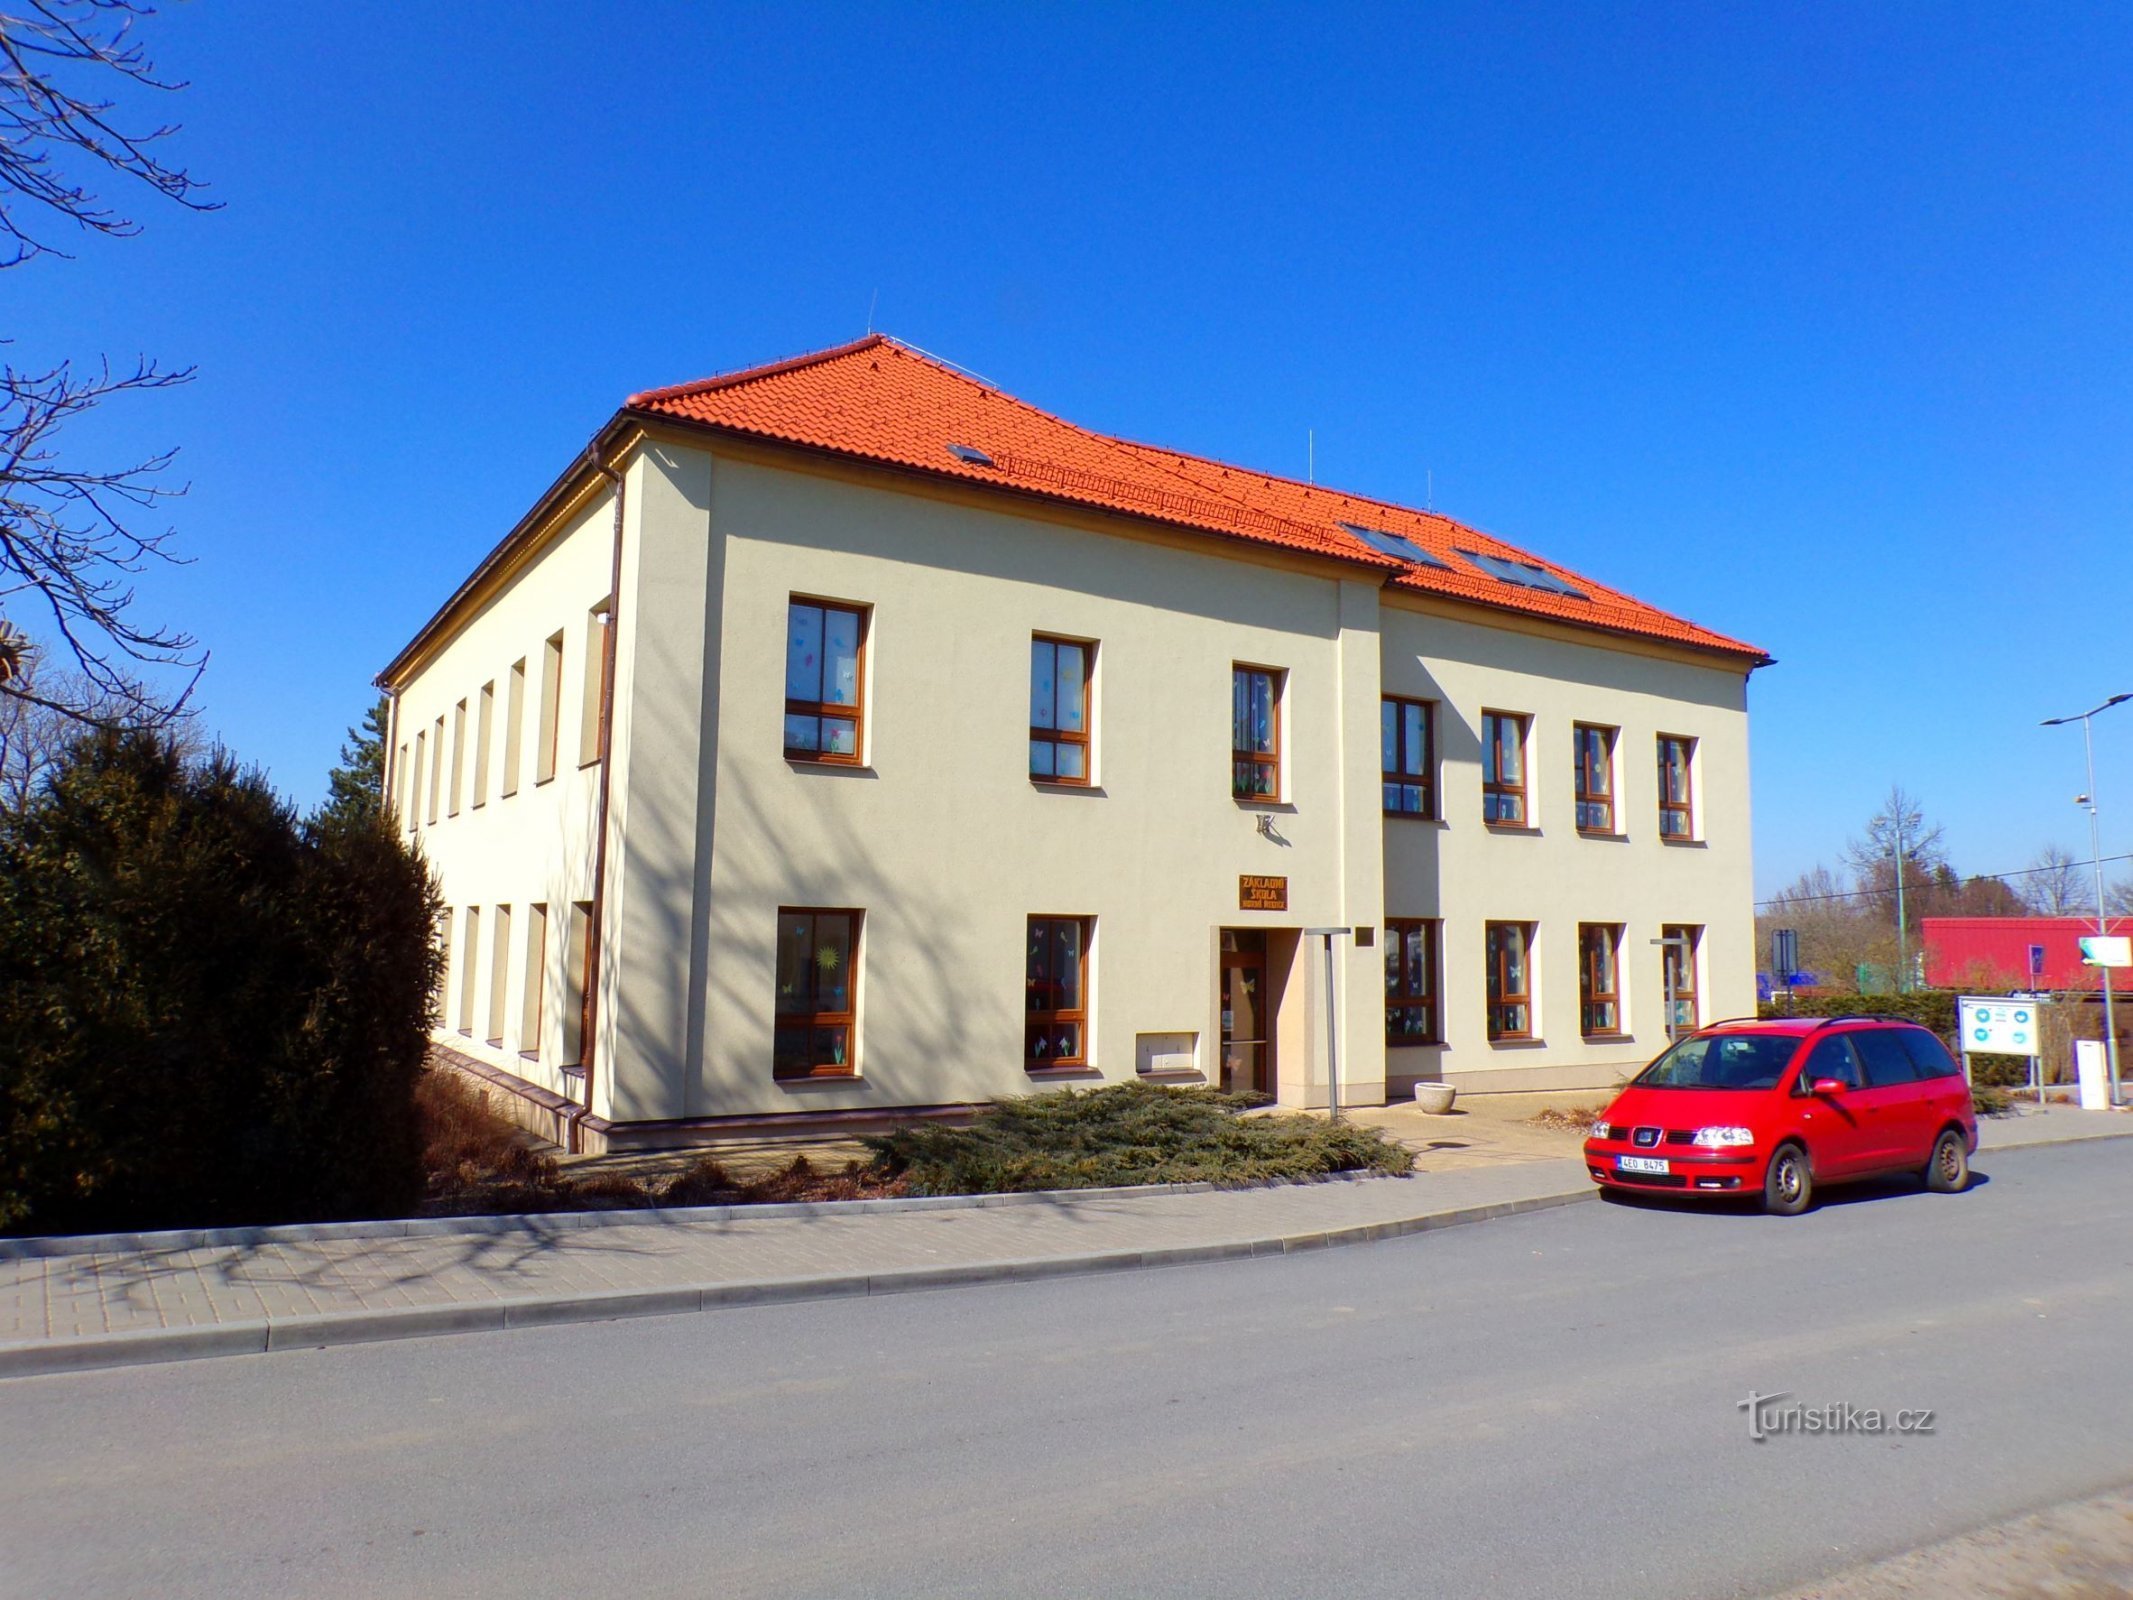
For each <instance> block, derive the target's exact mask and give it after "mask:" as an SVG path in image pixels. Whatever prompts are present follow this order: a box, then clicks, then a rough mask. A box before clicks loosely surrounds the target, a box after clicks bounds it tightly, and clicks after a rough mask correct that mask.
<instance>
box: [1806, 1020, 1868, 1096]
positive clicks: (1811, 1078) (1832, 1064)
mask: <svg viewBox="0 0 2133 1600" xmlns="http://www.w3.org/2000/svg"><path fill="white" fill-rule="evenodd" d="M1820 1078H1835V1079H1836V1080H1837V1081H1838V1082H1839V1083H1841V1084H1843V1085H1844V1087H1845V1088H1847V1089H1856V1088H1858V1087H1859V1083H1860V1074H1859V1058H1858V1057H1857V1056H1856V1055H1854V1054H1852V1042H1851V1040H1850V1039H1848V1038H1846V1037H1845V1036H1844V1035H1843V1034H1841V1033H1833V1034H1831V1035H1829V1037H1827V1038H1826V1039H1822V1040H1819V1041H1817V1042H1816V1044H1815V1047H1814V1048H1813V1049H1812V1050H1810V1051H1808V1053H1807V1065H1806V1066H1804V1067H1802V1068H1801V1069H1800V1092H1801V1093H1803V1094H1804V1093H1806V1091H1807V1089H1808V1088H1809V1087H1810V1086H1811V1085H1812V1084H1813V1083H1814V1082H1815V1081H1816V1080H1817V1079H1820Z"/></svg>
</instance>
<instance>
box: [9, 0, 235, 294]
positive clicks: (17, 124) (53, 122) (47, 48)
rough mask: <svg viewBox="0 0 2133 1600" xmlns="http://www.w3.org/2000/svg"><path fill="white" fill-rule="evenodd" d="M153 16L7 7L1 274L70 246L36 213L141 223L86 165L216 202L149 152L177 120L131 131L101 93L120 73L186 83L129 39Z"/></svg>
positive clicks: (55, 1)
mask: <svg viewBox="0 0 2133 1600" xmlns="http://www.w3.org/2000/svg"><path fill="white" fill-rule="evenodd" d="M153 15H154V7H152V6H148V5H144V4H141V3H140V0H26V3H23V4H21V5H20V8H19V9H15V10H10V11H8V12H0V238H4V239H5V240H6V241H7V246H8V249H9V253H8V254H7V255H6V256H5V257H0V270H4V269H5V268H8V267H15V266H20V265H21V264H22V263H23V262H25V261H28V260H30V259H31V258H32V257H34V256H39V255H46V254H52V255H65V254H66V252H65V251H64V250H61V249H59V248H58V247H57V246H55V245H53V244H52V243H50V242H49V240H47V239H46V238H44V237H41V236H40V234H39V233H38V232H37V231H36V230H35V225H34V222H33V220H32V219H33V218H35V217H39V216H46V217H51V216H54V215H55V214H56V218H57V220H60V221H62V222H65V223H68V224H72V225H73V226H74V227H78V228H84V229H87V230H88V231H90V232H92V233H101V234H110V235H115V236H121V237H123V236H125V235H129V234H132V233H136V232H138V231H139V228H138V225H137V224H136V223H134V221H133V220H132V219H131V218H129V217H127V216H125V215H123V214H122V213H120V212H118V211H115V210H113V209H112V208H111V207H110V206H109V205H107V204H106V203H105V202H104V201H103V200H102V199H101V198H99V197H98V195H97V194H96V192H95V190H94V189H92V188H91V187H90V184H89V181H88V180H86V179H85V178H83V177H82V176H80V175H79V169H81V168H87V169H89V170H90V171H91V172H99V171H101V172H107V173H110V172H116V173H121V174H124V175H125V176H126V177H128V178H131V179H134V180H136V181H138V182H140V183H144V184H146V185H147V186H148V187H149V188H150V189H152V190H154V191H155V192H156V193H157V194H159V195H161V196H163V197H164V198H165V199H167V200H175V201H177V202H178V204H180V205H183V206H189V207H191V208H192V209H194V210H196V211H208V210H213V209H214V207H215V203H214V202H211V201H208V200H206V199H204V198H202V193H201V191H202V190H203V188H204V187H205V186H204V185H203V184H201V183H200V181H199V180H198V179H196V178H194V177H193V176H192V175H191V174H189V173H187V172H186V171H185V170H184V169H183V168H179V167H172V166H167V165H165V164H164V162H163V160H162V159H161V157H160V156H158V155H157V154H156V152H155V150H154V148H153V147H154V146H155V145H157V144H158V143H160V142H161V141H162V140H164V139H167V138H169V137H170V136H171V135H172V134H174V133H176V132H177V131H178V129H177V125H176V124H175V123H161V124H151V125H148V126H145V127H142V128H140V129H138V130H137V131H130V132H129V131H128V130H126V129H124V128H122V127H120V126H119V125H118V123H117V122H116V121H115V120H114V114H115V113H116V111H117V109H118V107H117V102H115V101H113V100H111V99H108V98H106V97H105V96H104V95H103V94H102V93H101V90H100V86H101V84H102V83H104V82H108V81H109V80H110V79H112V78H113V77H116V78H118V79H120V80H122V81H123V82H124V83H125V84H127V85H130V86H132V87H135V88H141V89H150V90H156V91H160V92H172V91H175V90H178V89H182V88H184V87H185V85H183V84H182V83H174V82H169V81H167V80H165V79H162V78H159V77H158V76H157V75H156V71H155V66H154V64H153V63H152V62H151V61H149V59H148V57H147V55H146V54H145V53H144V52H143V50H142V48H141V46H140V45H139V43H137V42H136V41H135V39H134V37H133V28H134V24H135V23H136V22H137V21H138V20H139V19H140V18H142V17H147V16H153ZM24 202H27V205H26V206H25V205H24V204H23V203H24ZM25 210H26V211H27V212H28V215H27V216H25V214H24V212H25Z"/></svg>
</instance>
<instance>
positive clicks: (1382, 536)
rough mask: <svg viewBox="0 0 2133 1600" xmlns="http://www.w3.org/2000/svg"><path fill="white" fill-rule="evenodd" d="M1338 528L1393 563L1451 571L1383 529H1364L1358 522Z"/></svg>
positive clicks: (1417, 548) (1432, 557)
mask: <svg viewBox="0 0 2133 1600" xmlns="http://www.w3.org/2000/svg"><path fill="white" fill-rule="evenodd" d="M1338 526H1339V527H1340V528H1341V529H1342V530H1343V531H1344V532H1347V533H1352V534H1354V535H1355V536H1356V537H1357V538H1358V539H1360V540H1362V541H1363V543H1365V544H1367V545H1368V546H1370V548H1371V549H1373V550H1375V551H1376V552H1377V553H1378V554H1379V555H1381V556H1391V557H1392V558H1393V560H1395V561H1412V562H1413V563H1414V564H1415V565H1416V566H1418V567H1436V568H1437V569H1438V570H1440V571H1443V572H1449V571H1451V570H1452V569H1451V568H1450V567H1448V566H1446V565H1445V564H1444V563H1443V562H1442V561H1439V560H1438V559H1437V558H1436V557H1435V556H1433V555H1431V554H1430V553H1429V552H1428V551H1427V550H1425V549H1423V548H1422V547H1421V546H1420V545H1418V544H1416V543H1415V542H1414V541H1413V540H1412V539H1403V538H1401V537H1400V536H1399V535H1398V534H1397V533H1387V532H1386V531H1385V530H1384V529H1383V528H1366V527H1364V526H1363V525H1362V524H1361V523H1360V522H1343V523H1340V524H1338Z"/></svg>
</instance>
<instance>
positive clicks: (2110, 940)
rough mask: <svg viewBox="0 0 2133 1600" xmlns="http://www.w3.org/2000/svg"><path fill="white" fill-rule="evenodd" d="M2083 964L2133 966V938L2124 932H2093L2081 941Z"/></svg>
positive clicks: (2093, 965) (2089, 965)
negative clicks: (2111, 933)
mask: <svg viewBox="0 0 2133 1600" xmlns="http://www.w3.org/2000/svg"><path fill="white" fill-rule="evenodd" d="M2081 964H2082V965H2083V966H2085V967H2133V939H2129V938H2127V937H2125V936H2124V935H2122V934H2120V935H2111V936H2106V935H2104V934H2091V935H2089V937H2088V938H2086V939H2083V940H2082V941H2081Z"/></svg>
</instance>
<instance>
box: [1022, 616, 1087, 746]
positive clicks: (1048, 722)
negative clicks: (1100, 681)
mask: <svg viewBox="0 0 2133 1600" xmlns="http://www.w3.org/2000/svg"><path fill="white" fill-rule="evenodd" d="M1095 655H1096V646H1094V645H1093V644H1089V643H1087V642H1086V641H1084V640H1080V639H1054V638H1051V637H1049V636H1048V635H1045V634H1041V633H1040V634H1036V635H1034V636H1033V637H1032V638H1031V639H1030V642H1029V775H1030V780H1031V781H1032V782H1034V783H1078V784H1086V783H1087V782H1089V733H1090V718H1089V680H1090V672H1089V669H1090V667H1091V665H1092V664H1093V663H1094V660H1095Z"/></svg>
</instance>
